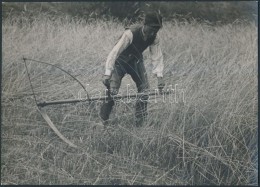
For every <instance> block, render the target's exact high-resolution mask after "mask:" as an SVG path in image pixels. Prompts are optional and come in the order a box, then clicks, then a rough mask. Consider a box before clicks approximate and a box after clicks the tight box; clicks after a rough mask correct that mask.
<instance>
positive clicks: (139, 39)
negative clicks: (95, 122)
mask: <svg viewBox="0 0 260 187" xmlns="http://www.w3.org/2000/svg"><path fill="white" fill-rule="evenodd" d="M160 28H162V17H161V16H160V15H159V14H157V13H148V14H146V16H145V20H144V24H143V25H135V26H132V27H130V28H129V29H126V30H125V32H124V33H123V35H122V36H121V38H120V40H119V41H118V42H117V44H116V45H115V46H114V48H113V49H112V51H111V52H110V53H109V55H108V57H107V61H106V66H105V67H106V70H105V74H104V75H103V84H104V85H105V86H106V87H107V89H108V90H109V92H108V93H109V95H110V94H111V95H116V94H117V93H118V90H119V88H120V85H121V80H122V78H123V77H124V75H125V74H130V76H131V77H132V79H133V80H134V82H135V83H136V86H137V90H138V93H144V94H143V95H142V96H141V97H140V98H138V100H137V101H136V111H135V124H136V126H141V125H142V123H143V121H144V120H145V118H146V116H147V100H148V94H145V93H147V90H148V89H149V83H148V79H147V74H146V71H145V67H144V63H143V55H142V53H143V51H144V50H145V49H147V48H148V47H149V51H150V56H151V60H152V62H153V73H154V74H156V75H157V79H158V88H159V90H162V89H163V87H164V86H165V83H164V80H163V68H164V64H163V55H162V52H161V48H160V45H159V38H158V37H157V32H158V31H159V29H160ZM113 105H114V100H113V99H112V97H110V99H108V100H107V101H105V102H104V103H103V104H102V106H101V110H100V117H101V119H102V120H103V123H104V124H107V120H108V119H109V115H110V113H111V111H112V108H113Z"/></svg>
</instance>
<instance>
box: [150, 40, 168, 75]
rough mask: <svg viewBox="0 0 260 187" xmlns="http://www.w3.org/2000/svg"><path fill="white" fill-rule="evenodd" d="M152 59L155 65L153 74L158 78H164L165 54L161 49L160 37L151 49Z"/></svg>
mask: <svg viewBox="0 0 260 187" xmlns="http://www.w3.org/2000/svg"><path fill="white" fill-rule="evenodd" d="M149 51H150V57H151V60H152V64H153V73H154V74H156V75H157V77H163V68H164V64H163V54H162V50H161V47H160V42H159V38H158V36H157V37H156V38H155V40H154V42H153V44H152V45H150V47H149Z"/></svg>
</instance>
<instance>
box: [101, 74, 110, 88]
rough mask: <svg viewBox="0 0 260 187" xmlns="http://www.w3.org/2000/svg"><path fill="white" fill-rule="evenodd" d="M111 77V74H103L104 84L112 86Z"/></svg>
mask: <svg viewBox="0 0 260 187" xmlns="http://www.w3.org/2000/svg"><path fill="white" fill-rule="evenodd" d="M110 78H111V76H109V75H103V77H102V82H103V84H104V85H105V86H106V87H107V88H109V87H110Z"/></svg>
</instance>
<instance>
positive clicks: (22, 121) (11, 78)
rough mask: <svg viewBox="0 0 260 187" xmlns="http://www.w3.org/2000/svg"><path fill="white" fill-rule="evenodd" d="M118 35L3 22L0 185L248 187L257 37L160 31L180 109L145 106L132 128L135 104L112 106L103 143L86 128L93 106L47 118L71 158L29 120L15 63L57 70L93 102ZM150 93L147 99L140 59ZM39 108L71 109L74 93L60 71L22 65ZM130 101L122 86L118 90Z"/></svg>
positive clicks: (232, 28) (25, 84)
mask: <svg viewBox="0 0 260 187" xmlns="http://www.w3.org/2000/svg"><path fill="white" fill-rule="evenodd" d="M123 31H124V25H123V24H122V23H120V22H118V21H116V20H111V21H102V20H93V21H91V22H89V23H86V22H85V21H84V20H82V19H74V20H73V19H69V18H66V17H48V16H44V15H42V16H39V17H36V18H34V19H33V20H31V19H28V18H26V17H19V18H15V17H14V18H7V19H5V20H3V22H2V54H3V56H2V62H3V63H2V127H1V143H2V146H1V183H2V184H157V185H164V184H167V185H194V184H197V185H203V184H215V185H248V184H251V185H257V184H258V180H257V176H258V167H257V165H258V146H257V140H258V125H257V117H258V115H257V114H258V110H257V108H258V99H257V72H258V71H257V26H256V25H255V23H250V22H240V21H239V20H238V21H236V22H234V23H232V24H226V25H211V24H210V23H207V22H200V23H199V22H196V21H195V20H194V21H193V22H188V21H185V20H183V21H182V22H179V21H176V20H172V21H171V22H170V21H169V22H165V23H164V26H163V28H162V30H160V31H159V35H160V39H161V47H162V51H163V55H164V62H165V70H164V77H165V82H166V84H167V86H170V85H178V86H179V88H181V89H182V90H184V100H182V99H179V100H178V102H174V103H170V102H162V101H161V100H159V101H158V102H157V103H155V102H152V101H151V102H150V103H149V106H148V111H149V116H148V120H147V122H146V123H145V124H144V125H143V127H141V128H136V127H134V125H133V121H134V114H133V112H134V103H133V102H129V103H127V102H117V103H116V107H115V108H114V110H113V113H112V114H111V121H110V125H111V128H110V131H102V130H99V129H95V128H93V124H95V123H98V121H99V118H98V115H97V114H98V111H99V107H100V102H94V103H92V104H89V103H87V102H84V103H83V102H82V103H78V104H66V105H55V106H46V107H45V110H46V113H47V114H48V115H49V116H50V118H51V120H52V121H53V122H54V124H55V125H56V127H57V128H58V129H59V130H60V132H61V133H62V134H63V135H64V136H65V137H67V138H68V139H69V140H70V141H72V142H73V143H75V144H76V145H78V148H72V147H69V146H68V145H67V144H65V143H64V142H63V141H61V139H59V138H58V137H57V135H56V134H55V133H54V132H53V131H52V130H51V129H50V128H49V126H48V125H47V123H46V122H45V121H44V119H43V118H42V117H41V115H40V114H39V112H38V111H37V107H36V105H35V101H34V97H33V95H32V90H31V87H30V83H29V81H28V76H27V73H26V69H25V66H24V63H23V60H22V59H23V57H25V58H30V59H35V60H39V61H44V62H48V63H51V64H55V65H57V66H59V67H61V68H63V69H65V70H67V71H68V72H70V73H71V74H72V75H74V76H75V77H76V78H77V79H79V80H80V81H81V82H82V83H83V84H84V85H85V86H86V87H87V91H88V93H89V94H90V95H91V96H93V95H95V94H97V93H98V92H99V91H102V90H103V89H104V86H103V85H102V82H101V77H102V74H103V73H104V65H105V61H106V57H107V55H108V53H109V52H110V50H111V49H112V47H113V45H114V44H115V43H116V41H117V39H118V37H119V36H120V35H121V34H122V32H123ZM144 57H145V66H146V70H147V73H148V77H149V81H150V87H151V88H156V83H157V81H156V78H155V77H154V76H153V75H152V73H151V70H152V65H151V63H150V59H149V55H148V52H147V51H145V52H144ZM27 65H28V69H29V73H30V77H31V81H32V85H33V87H34V91H35V94H36V98H37V101H38V102H40V101H44V100H58V99H68V98H77V97H78V96H79V94H84V92H82V88H81V87H80V85H79V84H78V83H77V82H76V81H75V80H73V79H71V78H70V77H69V76H68V75H66V74H64V73H63V72H61V71H60V70H59V69H57V68H53V67H51V66H46V65H44V64H39V63H34V62H31V61H28V62H27ZM127 84H128V85H130V88H131V89H135V85H134V82H133V81H132V80H131V79H130V77H129V76H126V77H125V78H124V79H123V82H122V86H121V90H120V91H121V92H122V94H125V93H126V88H127Z"/></svg>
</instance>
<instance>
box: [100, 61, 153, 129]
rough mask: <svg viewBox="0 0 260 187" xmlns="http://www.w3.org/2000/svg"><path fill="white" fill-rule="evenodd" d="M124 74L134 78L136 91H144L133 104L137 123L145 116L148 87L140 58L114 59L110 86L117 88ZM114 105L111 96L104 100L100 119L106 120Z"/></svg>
mask: <svg viewBox="0 0 260 187" xmlns="http://www.w3.org/2000/svg"><path fill="white" fill-rule="evenodd" d="M125 74H129V75H130V76H131V77H132V79H133V80H134V82H135V84H136V87H137V91H138V93H144V94H142V96H140V97H139V98H137V100H136V106H135V117H136V122H137V124H138V123H139V124H140V123H142V122H143V120H144V119H145V117H146V116H147V100H148V94H147V90H148V89H149V83H148V79H147V74H146V70H145V67H144V63H143V59H142V58H138V59H137V58H134V59H130V60H129V59H126V58H124V57H119V58H118V59H117V60H116V63H115V66H114V70H113V72H112V75H111V79H110V88H112V87H113V88H116V89H118V90H119V88H120V85H121V81H122V78H123V77H124V76H125ZM113 106H114V100H113V99H112V98H110V99H108V100H107V101H104V102H103V103H102V105H101V109H100V117H101V118H102V120H104V121H106V120H108V119H109V115H110V113H111V111H112V108H113Z"/></svg>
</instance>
